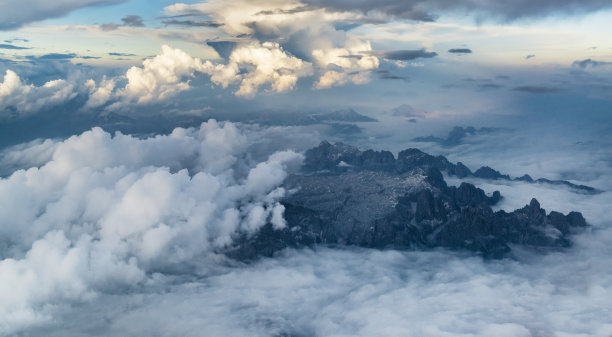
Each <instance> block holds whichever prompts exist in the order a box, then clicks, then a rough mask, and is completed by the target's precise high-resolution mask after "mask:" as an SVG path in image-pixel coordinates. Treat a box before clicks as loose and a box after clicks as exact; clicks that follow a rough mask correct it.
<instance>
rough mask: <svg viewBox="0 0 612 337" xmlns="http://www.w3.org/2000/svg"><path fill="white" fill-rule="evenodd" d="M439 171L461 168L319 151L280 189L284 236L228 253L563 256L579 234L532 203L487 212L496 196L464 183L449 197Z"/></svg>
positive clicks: (271, 235) (268, 229) (405, 154)
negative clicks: (343, 249) (326, 248)
mask: <svg viewBox="0 0 612 337" xmlns="http://www.w3.org/2000/svg"><path fill="white" fill-rule="evenodd" d="M441 169H444V170H447V172H449V171H450V172H451V174H455V175H460V174H461V172H463V171H464V166H462V165H461V164H460V163H458V164H456V165H455V164H452V163H450V162H449V161H448V160H447V159H446V158H444V157H443V156H437V157H434V156H431V155H429V154H426V153H424V152H422V151H420V150H417V149H408V150H404V151H402V152H400V153H399V154H398V157H397V159H396V158H395V157H394V156H393V154H392V153H391V152H388V151H372V150H368V151H359V150H358V149H357V148H355V147H352V146H348V145H345V144H342V143H337V144H334V145H332V144H330V143H327V142H323V143H321V145H319V146H318V147H316V148H313V149H311V150H308V151H307V152H306V158H305V163H304V167H303V172H302V173H301V174H295V175H291V176H290V177H288V179H287V180H286V181H285V187H286V188H287V189H290V190H297V192H295V193H293V194H292V195H290V196H288V197H286V198H285V199H284V200H282V203H283V205H284V206H285V209H286V211H285V218H286V220H287V228H285V229H283V230H274V229H272V226H271V225H268V226H265V227H264V228H262V229H261V230H260V231H258V232H257V233H255V234H254V235H250V236H249V235H246V234H245V235H243V236H242V237H240V238H238V239H237V241H236V242H237V244H236V246H234V247H232V248H231V249H230V250H229V251H228V253H229V254H230V255H231V256H233V257H236V258H240V259H250V258H253V257H256V256H259V255H271V254H273V253H274V252H275V251H277V250H279V249H282V248H285V247H302V246H311V245H315V244H326V245H336V244H341V245H356V246H362V247H372V248H397V249H422V248H433V247H446V248H450V249H462V250H469V251H473V252H477V253H479V254H482V255H483V256H484V257H487V258H501V257H504V256H508V255H509V254H511V252H512V249H511V246H512V245H523V246H526V247H532V248H538V249H551V248H561V247H568V246H570V245H571V240H570V235H571V234H572V232H573V231H575V230H577V229H580V228H583V227H585V226H586V222H585V220H584V218H583V216H582V214H580V213H578V212H571V213H569V214H567V215H563V214H561V213H559V212H555V211H553V212H550V213H549V214H546V211H545V210H544V209H542V208H541V207H540V204H539V203H538V201H537V200H536V199H533V200H532V201H531V202H530V204H529V205H526V206H525V207H524V208H521V209H518V210H515V211H513V212H504V211H498V212H494V211H493V210H492V209H491V206H492V205H494V204H495V203H497V202H498V201H499V200H500V199H501V195H500V193H499V192H497V191H496V192H494V193H493V194H492V195H490V196H488V195H486V194H485V192H484V191H483V190H482V189H479V188H477V187H475V186H474V185H472V184H469V183H462V184H461V185H460V186H459V187H454V186H450V187H449V186H447V184H446V182H445V181H444V178H443V176H442V173H441V172H440V170H441ZM465 169H467V168H465ZM468 171H469V170H468Z"/></svg>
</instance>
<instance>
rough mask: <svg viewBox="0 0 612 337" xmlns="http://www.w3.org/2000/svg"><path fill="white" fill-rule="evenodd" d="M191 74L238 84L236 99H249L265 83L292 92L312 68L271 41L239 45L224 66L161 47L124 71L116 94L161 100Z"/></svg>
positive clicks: (141, 100) (186, 85)
mask: <svg viewBox="0 0 612 337" xmlns="http://www.w3.org/2000/svg"><path fill="white" fill-rule="evenodd" d="M241 69H243V70H244V71H241ZM195 72H200V73H205V74H208V75H210V80H211V81H212V82H213V83H214V84H217V85H220V86H222V87H224V88H226V87H228V86H229V85H230V84H232V83H238V84H239V89H238V90H237V91H236V92H235V94H236V96H240V97H245V98H252V97H254V96H255V95H256V93H257V92H258V90H259V88H260V87H261V86H263V85H267V84H269V85H270V90H271V91H274V92H279V93H280V92H286V91H289V90H293V88H294V86H295V84H296V83H297V80H298V78H300V77H302V76H309V75H311V74H312V65H311V64H310V63H308V62H303V61H302V60H300V59H298V58H296V57H293V56H290V55H288V54H287V53H286V52H285V51H284V50H283V49H282V48H281V47H280V45H278V44H277V43H272V42H266V43H263V44H261V45H260V44H255V43H253V44H249V45H243V46H240V47H238V48H236V49H234V50H233V51H232V53H231V55H230V57H229V62H228V63H227V64H213V63H211V62H210V61H202V60H201V59H199V58H194V57H192V56H190V55H188V54H186V53H185V52H183V51H181V50H179V49H173V48H171V47H169V46H163V47H162V53H161V54H160V55H158V56H156V57H155V58H152V59H148V60H145V61H144V62H143V67H142V68H140V67H132V68H130V69H129V70H128V72H127V73H126V78H127V80H128V84H127V85H126V87H125V89H123V90H121V91H120V92H119V93H118V95H119V96H122V97H124V98H127V99H133V100H136V102H137V103H147V102H152V101H158V100H164V99H166V98H168V97H170V96H172V95H175V94H176V93H178V92H181V91H185V90H188V89H189V88H190V86H189V81H188V80H185V78H187V79H188V78H192V77H194V74H195Z"/></svg>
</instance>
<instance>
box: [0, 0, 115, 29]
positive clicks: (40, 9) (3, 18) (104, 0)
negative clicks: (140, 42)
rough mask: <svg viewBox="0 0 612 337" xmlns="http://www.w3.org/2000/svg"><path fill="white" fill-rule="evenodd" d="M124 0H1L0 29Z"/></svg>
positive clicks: (16, 26) (13, 27)
mask: <svg viewBox="0 0 612 337" xmlns="http://www.w3.org/2000/svg"><path fill="white" fill-rule="evenodd" d="M125 1H126V0H63V1H47V0H3V1H0V30H9V29H16V28H19V27H21V26H23V25H25V24H28V23H30V22H35V21H41V20H44V19H48V18H56V17H60V16H64V15H66V14H68V13H70V12H72V11H73V10H76V9H79V8H83V7H88V6H99V5H113V4H119V3H122V2H125Z"/></svg>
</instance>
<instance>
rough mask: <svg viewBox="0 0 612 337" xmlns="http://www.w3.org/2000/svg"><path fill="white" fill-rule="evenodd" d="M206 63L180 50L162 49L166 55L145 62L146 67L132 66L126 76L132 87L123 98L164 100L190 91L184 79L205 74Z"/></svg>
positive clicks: (146, 100) (124, 92)
mask: <svg viewBox="0 0 612 337" xmlns="http://www.w3.org/2000/svg"><path fill="white" fill-rule="evenodd" d="M204 67H205V66H204V63H203V61H202V60H200V59H198V58H194V57H192V56H190V55H188V54H187V53H185V52H183V51H182V50H180V49H174V48H171V47H169V46H165V45H164V46H162V53H161V54H159V55H157V56H156V57H154V58H152V59H147V60H145V61H144V62H143V63H142V68H140V67H132V68H130V69H129V70H128V71H127V73H126V75H125V76H126V78H127V80H128V84H127V85H126V87H125V90H124V91H122V95H124V96H125V97H127V98H129V99H134V100H136V101H137V102H138V103H145V102H150V101H153V100H163V99H165V98H167V97H169V96H171V95H173V94H175V93H177V92H180V91H184V90H187V89H189V82H188V81H185V80H184V78H187V77H193V76H194V72H195V71H202V70H203V69H204Z"/></svg>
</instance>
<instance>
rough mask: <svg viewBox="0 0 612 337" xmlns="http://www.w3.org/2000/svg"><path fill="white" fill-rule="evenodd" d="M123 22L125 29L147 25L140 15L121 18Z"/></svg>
mask: <svg viewBox="0 0 612 337" xmlns="http://www.w3.org/2000/svg"><path fill="white" fill-rule="evenodd" d="M121 22H123V26H125V27H144V26H145V24H144V22H143V21H142V18H141V17H140V16H138V15H128V16H126V17H124V18H121Z"/></svg>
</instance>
